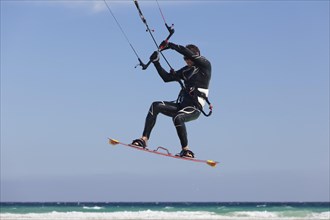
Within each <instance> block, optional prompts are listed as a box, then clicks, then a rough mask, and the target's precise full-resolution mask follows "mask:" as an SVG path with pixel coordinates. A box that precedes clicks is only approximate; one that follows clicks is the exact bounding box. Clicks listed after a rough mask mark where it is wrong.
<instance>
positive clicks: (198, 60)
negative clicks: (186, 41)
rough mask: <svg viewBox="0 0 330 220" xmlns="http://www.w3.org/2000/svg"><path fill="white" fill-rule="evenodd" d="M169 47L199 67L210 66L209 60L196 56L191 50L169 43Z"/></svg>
mask: <svg viewBox="0 0 330 220" xmlns="http://www.w3.org/2000/svg"><path fill="white" fill-rule="evenodd" d="M168 47H169V48H170V49H173V50H175V51H177V52H178V53H180V54H182V55H183V56H185V57H188V58H189V59H191V60H192V61H193V62H194V63H195V64H196V65H197V66H202V67H207V66H208V65H210V64H209V61H208V60H207V59H205V58H204V57H203V56H200V55H196V54H194V53H193V52H192V51H191V50H189V49H188V48H186V47H185V46H182V45H177V44H174V43H171V42H169V43H168Z"/></svg>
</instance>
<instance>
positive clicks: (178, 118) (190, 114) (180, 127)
mask: <svg viewBox="0 0 330 220" xmlns="http://www.w3.org/2000/svg"><path fill="white" fill-rule="evenodd" d="M200 114H201V112H200V111H199V110H197V109H196V108H195V107H192V106H187V107H185V108H183V109H181V110H180V111H178V112H177V113H176V115H175V116H173V123H174V125H175V128H176V131H177V133H178V136H179V138H180V142H181V146H182V148H184V147H187V146H188V138H187V130H186V125H185V122H188V121H192V120H195V119H197V118H198V117H199V115H200Z"/></svg>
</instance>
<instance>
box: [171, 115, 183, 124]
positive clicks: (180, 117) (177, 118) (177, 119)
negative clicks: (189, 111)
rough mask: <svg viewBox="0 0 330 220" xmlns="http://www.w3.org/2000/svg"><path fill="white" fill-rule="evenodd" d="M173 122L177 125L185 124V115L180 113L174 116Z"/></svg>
mask: <svg viewBox="0 0 330 220" xmlns="http://www.w3.org/2000/svg"><path fill="white" fill-rule="evenodd" d="M173 123H174V125H175V126H181V125H182V124H184V116H183V115H181V114H179V115H176V116H174V117H173Z"/></svg>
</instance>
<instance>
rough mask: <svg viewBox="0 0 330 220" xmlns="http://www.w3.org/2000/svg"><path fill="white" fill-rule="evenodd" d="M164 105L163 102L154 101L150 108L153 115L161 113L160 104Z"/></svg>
mask: <svg viewBox="0 0 330 220" xmlns="http://www.w3.org/2000/svg"><path fill="white" fill-rule="evenodd" d="M161 105H164V103H163V102H153V103H152V104H151V106H150V108H149V113H150V114H151V115H157V114H158V113H159V109H160V106H161Z"/></svg>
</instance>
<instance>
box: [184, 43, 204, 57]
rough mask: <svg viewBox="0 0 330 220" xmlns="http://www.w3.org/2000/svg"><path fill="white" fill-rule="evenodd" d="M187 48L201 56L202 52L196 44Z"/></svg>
mask: <svg viewBox="0 0 330 220" xmlns="http://www.w3.org/2000/svg"><path fill="white" fill-rule="evenodd" d="M186 48H188V49H189V50H191V51H192V52H193V53H194V54H196V55H201V52H200V50H199V48H198V47H197V46H196V45H194V44H188V45H187V46H186Z"/></svg>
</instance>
